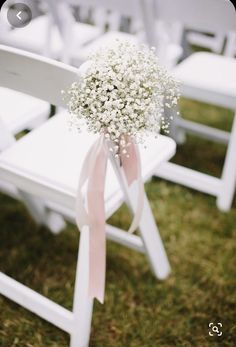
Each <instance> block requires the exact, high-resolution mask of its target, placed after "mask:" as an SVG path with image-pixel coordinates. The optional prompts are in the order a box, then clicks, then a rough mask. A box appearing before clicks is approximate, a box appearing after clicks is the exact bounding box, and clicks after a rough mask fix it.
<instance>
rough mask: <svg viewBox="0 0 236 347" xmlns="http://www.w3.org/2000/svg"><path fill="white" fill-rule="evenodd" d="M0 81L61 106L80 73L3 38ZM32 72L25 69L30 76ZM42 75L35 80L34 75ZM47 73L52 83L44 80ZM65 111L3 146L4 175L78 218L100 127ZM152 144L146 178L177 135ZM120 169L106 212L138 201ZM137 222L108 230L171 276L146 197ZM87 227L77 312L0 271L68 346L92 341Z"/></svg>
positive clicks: (4, 282) (0, 281) (7, 288)
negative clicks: (94, 131)
mask: <svg viewBox="0 0 236 347" xmlns="http://www.w3.org/2000/svg"><path fill="white" fill-rule="evenodd" d="M0 60H1V62H2V63H1V65H0V81H1V84H2V85H3V86H4V87H7V88H14V89H16V90H19V91H21V92H24V93H28V94H30V95H32V96H35V97H38V98H42V99H43V100H45V101H47V102H50V103H51V104H54V105H57V106H59V107H63V106H64V102H63V101H62V97H61V90H62V89H65V88H67V87H68V86H70V85H71V83H72V82H74V81H75V80H77V78H78V71H77V69H75V68H73V67H71V66H67V65H64V64H62V63H59V62H55V61H52V60H49V59H47V58H43V57H39V56H35V55H33V54H30V53H26V52H23V51H19V50H17V49H13V48H9V47H4V46H0ZM25 76H27V77H25ZM36 81H37V83H35V82H36ZM45 81H46V82H47V83H45ZM66 117H67V115H66V112H64V113H61V114H59V115H56V116H54V117H52V118H51V119H50V120H49V121H47V122H46V123H44V124H43V125H42V126H41V127H39V128H37V129H36V130H33V131H32V132H30V133H29V134H28V135H26V136H24V137H23V138H22V139H20V140H18V141H17V142H16V143H15V144H13V145H11V146H10V147H9V148H8V149H6V150H5V151H4V152H3V153H2V154H0V178H1V179H4V180H6V181H7V182H9V183H12V184H14V185H16V186H17V187H18V188H19V189H20V190H21V191H23V192H25V194H29V193H30V194H34V195H35V196H38V197H39V198H42V199H44V200H48V201H52V202H53V203H54V204H55V206H56V205H57V207H58V209H57V210H60V212H61V213H62V214H63V215H64V216H65V218H68V219H69V220H72V221H74V220H75V213H74V205H75V198H76V191H77V183H78V178H79V172H80V168H81V165H82V162H83V159H84V157H85V155H86V152H87V150H88V148H89V147H90V145H91V144H92V143H93V142H94V140H95V139H96V136H95V135H91V134H88V133H86V132H83V133H81V134H77V133H73V132H70V131H69V130H68V127H67V122H66ZM147 146H148V149H146V150H145V149H143V148H140V149H141V162H142V176H143V179H144V180H147V179H149V178H150V177H151V176H152V174H153V173H154V171H155V170H156V167H157V166H158V165H160V163H161V162H163V161H166V160H169V159H170V158H171V157H172V156H173V155H174V153H175V142H174V141H173V140H172V139H170V138H168V137H165V136H161V135H160V136H159V137H158V139H154V138H152V137H150V138H149V139H148V142H147ZM119 182H120V184H122V182H123V181H121V176H120V171H119V169H118V168H117V167H116V166H115V169H114V171H113V169H112V166H111V163H109V165H108V173H107V180H106V189H105V207H106V217H107V218H108V217H109V216H111V215H112V214H113V213H114V212H115V211H116V210H117V209H118V208H119V206H120V205H121V203H122V202H123V201H126V202H127V204H128V205H129V206H130V208H131V210H132V209H134V207H135V204H136V191H135V188H133V189H134V190H132V191H129V190H128V191H126V190H122V189H121V185H120V184H119ZM144 200H145V201H144V210H143V214H142V218H141V221H140V225H139V233H140V236H137V235H131V234H128V233H126V232H124V231H123V230H121V229H118V228H116V227H113V226H111V225H107V226H106V235H107V238H110V239H112V240H114V241H116V242H118V243H120V244H122V245H125V246H127V247H130V248H132V249H134V250H137V251H139V252H141V253H145V254H146V255H147V257H148V260H149V262H150V265H151V267H152V269H153V272H154V274H155V276H156V277H158V278H160V279H164V278H166V276H168V274H169V272H170V266H169V262H168V259H167V256H166V253H165V250H164V247H163V244H162V241H161V238H160V236H159V233H158V229H157V227H156V223H155V219H154V217H153V215H152V212H151V209H150V206H149V203H148V200H147V197H146V196H145V199H144ZM87 286H88V230H87V227H85V228H84V229H83V230H81V236H80V245H79V255H78V263H77V270H76V281H75V291H74V305H73V312H70V311H68V310H66V309H65V308H63V307H61V306H59V305H58V304H56V303H54V302H52V301H51V300H49V299H47V298H45V297H43V296H42V295H40V294H38V293H36V292H34V291H33V290H31V289H29V288H28V287H26V286H24V285H22V284H20V283H18V282H16V281H15V280H14V279H12V278H10V277H8V276H7V275H5V274H3V273H0V293H1V294H3V295H5V296H6V297H8V298H9V299H11V300H13V301H15V302H17V303H18V304H20V305H22V306H23V307H25V308H27V309H29V310H30V311H32V312H34V313H36V314H37V315H39V316H40V317H42V318H44V319H46V320H47V321H49V322H51V323H52V324H54V325H56V326H57V327H59V328H61V329H63V330H64V331H66V332H68V333H69V334H70V335H71V342H70V346H71V347H85V346H88V342H89V332H90V325H91V317H92V306H93V301H92V300H91V299H88V297H87Z"/></svg>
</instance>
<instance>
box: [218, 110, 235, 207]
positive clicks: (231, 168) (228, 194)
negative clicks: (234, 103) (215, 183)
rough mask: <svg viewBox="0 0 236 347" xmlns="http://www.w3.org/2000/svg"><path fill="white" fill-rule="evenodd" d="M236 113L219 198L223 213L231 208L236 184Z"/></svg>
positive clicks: (219, 205)
mask: <svg viewBox="0 0 236 347" xmlns="http://www.w3.org/2000/svg"><path fill="white" fill-rule="evenodd" d="M235 150H236V113H235V116H234V121H233V126H232V131H231V134H230V138H229V143H228V148H227V153H226V157H225V163H224V168H223V173H222V178H221V181H222V183H221V189H220V192H219V194H218V197H217V207H218V208H219V209H220V210H222V211H225V212H226V211H228V210H229V209H230V208H231V205H232V201H233V196H234V191H235V184H236V155H235Z"/></svg>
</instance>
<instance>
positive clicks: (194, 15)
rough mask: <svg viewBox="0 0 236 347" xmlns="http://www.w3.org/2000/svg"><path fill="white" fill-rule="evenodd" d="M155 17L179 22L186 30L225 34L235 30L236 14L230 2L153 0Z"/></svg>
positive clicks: (226, 0) (225, 0)
mask: <svg viewBox="0 0 236 347" xmlns="http://www.w3.org/2000/svg"><path fill="white" fill-rule="evenodd" d="M154 1H155V13H156V17H157V18H159V19H160V20H163V21H165V22H181V23H182V24H183V25H184V26H185V27H186V28H191V29H194V30H200V31H205V32H215V33H227V32H229V31H235V30H236V12H235V8H234V6H233V4H232V2H231V1H230V0H154Z"/></svg>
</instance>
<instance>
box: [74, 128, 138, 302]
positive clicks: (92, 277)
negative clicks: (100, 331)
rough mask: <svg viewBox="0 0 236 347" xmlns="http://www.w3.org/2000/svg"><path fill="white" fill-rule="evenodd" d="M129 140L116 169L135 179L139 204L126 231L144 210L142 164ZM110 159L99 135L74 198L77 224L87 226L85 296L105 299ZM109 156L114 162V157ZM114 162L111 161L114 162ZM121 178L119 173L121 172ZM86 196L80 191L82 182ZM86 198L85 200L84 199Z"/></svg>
mask: <svg viewBox="0 0 236 347" xmlns="http://www.w3.org/2000/svg"><path fill="white" fill-rule="evenodd" d="M129 142H130V143H131V144H130V146H129V147H128V150H127V151H128V154H129V157H127V154H123V153H122V152H121V153H120V165H119V166H118V170H121V171H120V173H122V169H123V173H124V177H125V179H126V181H127V184H128V186H130V185H131V184H132V183H133V182H134V181H135V180H137V182H138V188H139V189H138V192H139V194H138V199H137V200H138V203H137V207H136V211H135V212H134V218H133V221H132V224H131V226H130V228H129V232H133V231H135V229H137V227H138V225H139V221H140V218H141V215H142V209H143V197H144V194H143V192H144V186H143V182H142V179H141V165H140V157H139V151H138V148H137V146H136V145H135V144H134V142H133V141H131V140H130V139H129ZM108 158H109V148H108V143H107V142H106V140H105V136H104V134H102V135H101V136H100V137H99V139H98V140H97V141H95V143H94V144H93V145H92V146H91V148H90V149H89V151H88V153H87V155H86V158H85V159H84V163H83V166H82V169H81V173H80V179H79V186H78V194H77V199H76V223H77V226H78V228H79V229H80V230H82V228H83V226H86V225H87V226H88V227H89V286H88V295H89V297H92V298H97V299H98V300H99V301H100V302H101V303H103V302H104V294H105V274H106V235H105V202H104V189H105V177H106V169H107V161H108ZM110 159H111V160H113V161H114V162H115V160H116V159H115V158H114V156H112V155H111V156H110ZM113 164H114V163H113ZM120 177H122V175H120ZM86 183H87V187H86V194H85V196H86V199H85V202H84V194H83V192H82V190H83V188H84V186H85V184H86ZM86 200H87V201H86Z"/></svg>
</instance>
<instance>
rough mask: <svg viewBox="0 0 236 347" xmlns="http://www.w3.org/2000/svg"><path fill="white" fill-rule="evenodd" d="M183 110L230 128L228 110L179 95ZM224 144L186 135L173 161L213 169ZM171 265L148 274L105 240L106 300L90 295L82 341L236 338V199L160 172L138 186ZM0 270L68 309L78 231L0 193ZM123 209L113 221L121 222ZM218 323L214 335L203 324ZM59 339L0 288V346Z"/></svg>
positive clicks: (141, 344) (216, 341)
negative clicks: (162, 272)
mask: <svg viewBox="0 0 236 347" xmlns="http://www.w3.org/2000/svg"><path fill="white" fill-rule="evenodd" d="M181 111H182V113H183V114H184V115H185V116H187V117H188V118H190V119H198V120H202V122H204V123H206V124H214V125H216V126H217V127H219V128H222V129H226V130H229V129H230V126H231V123H232V113H231V112H230V111H227V110H223V109H220V108H216V107H213V106H209V105H203V104H200V103H197V102H194V101H189V100H188V101H187V100H182V101H181ZM224 155H225V146H223V145H219V144H215V143H212V142H209V141H206V140H202V139H201V140H200V139H199V138H197V137H193V136H188V138H187V142H186V143H185V144H184V145H182V146H179V148H178V152H177V155H176V156H175V158H174V161H175V162H178V163H182V164H185V165H186V166H189V167H192V168H196V169H201V170H203V171H204V172H210V173H212V174H214V175H216V176H219V175H220V172H221V167H222V163H223V160H224ZM146 190H147V194H148V197H149V199H150V203H151V207H152V209H153V212H154V215H155V218H156V220H157V221H158V225H159V228H160V232H161V235H162V237H163V240H164V244H165V247H166V250H167V253H168V256H169V259H170V263H171V267H172V273H171V275H170V276H169V278H168V279H167V280H165V281H163V282H161V281H158V280H156V279H155V278H154V277H153V276H152V274H151V272H150V269H149V266H148V263H147V261H146V259H145V257H144V256H143V255H140V254H137V253H136V252H134V251H131V250H128V249H125V248H123V247H122V246H119V245H115V244H113V243H111V242H108V244H107V248H108V249H107V281H106V298H105V304H104V305H101V304H99V303H95V307H94V315H93V322H92V333H91V342H90V347H155V346H159V347H172V346H173V347H174V346H181V347H189V346H191V347H192V346H196V347H214V346H220V347H223V346H232V347H233V346H235V341H236V325H235V309H236V294H235V288H236V281H235V278H236V277H235V275H236V273H235V272H236V266H235V265H236V262H235V260H236V259H235V250H236V243H235V236H236V202H235V200H234V203H233V207H232V209H231V211H230V212H229V213H222V212H220V211H219V210H218V209H217V208H216V204H215V198H214V197H210V196H208V195H206V194H202V193H199V192H196V191H193V190H190V189H187V188H184V187H181V186H179V185H176V184H172V183H169V182H166V181H164V180H160V179H157V178H155V179H153V180H152V181H151V182H149V183H148V184H146ZM0 204H1V210H0V235H1V236H0V238H1V243H0V270H1V271H3V272H4V273H6V274H9V275H12V276H13V277H14V278H15V279H17V280H20V281H21V282H22V283H24V284H26V285H28V286H30V287H31V288H33V289H35V290H38V291H39V292H40V293H43V294H44V295H46V296H48V297H49V298H51V299H53V300H55V301H56V302H58V303H60V304H62V305H64V306H65V307H66V308H69V309H70V308H71V305H72V293H73V285H74V273H75V265H76V254H77V247H78V241H79V234H78V232H77V230H76V227H75V226H73V225H68V226H67V228H66V229H65V230H64V231H63V232H62V233H61V234H59V235H57V236H54V235H52V234H51V233H50V232H49V231H48V230H47V229H45V228H42V227H37V226H36V225H35V224H34V223H33V221H32V220H31V218H30V217H29V215H28V213H27V211H26V210H25V208H24V207H23V205H21V204H20V203H19V202H16V201H14V200H12V199H10V198H9V197H7V196H4V195H0ZM129 221H130V220H129V218H128V215H127V213H126V209H125V207H122V208H121V209H120V210H119V211H118V212H117V213H116V214H115V215H114V216H113V217H112V218H111V222H112V223H114V224H116V225H118V226H121V227H123V228H128V226H129ZM210 322H214V323H217V322H221V323H222V324H223V328H222V331H223V335H222V337H210V336H209V334H208V331H209V328H208V324H209V323H210ZM13 346H19V347H46V346H47V347H66V346H69V336H68V335H67V334H66V333H64V332H62V331H61V330H59V329H57V328H55V327H54V326H52V325H51V324H49V323H47V322H45V321H43V320H41V319H40V318H38V317H36V316H35V315H34V314H31V313H29V312H28V311H26V310H24V309H23V308H20V307H19V306H18V305H16V304H14V303H12V302H10V301H9V300H7V299H5V298H3V297H1V296H0V347H13Z"/></svg>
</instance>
